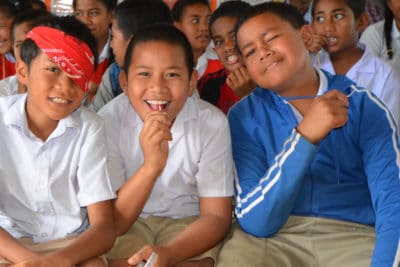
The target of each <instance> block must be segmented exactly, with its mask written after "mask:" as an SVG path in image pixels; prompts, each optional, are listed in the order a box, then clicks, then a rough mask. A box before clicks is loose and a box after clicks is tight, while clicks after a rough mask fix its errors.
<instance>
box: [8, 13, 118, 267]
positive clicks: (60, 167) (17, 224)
mask: <svg viewBox="0 0 400 267" xmlns="http://www.w3.org/2000/svg"><path fill="white" fill-rule="evenodd" d="M48 24H51V25H46V26H38V27H34V28H33V29H32V30H31V31H30V32H29V33H28V35H27V39H26V40H25V41H24V42H23V43H22V45H21V61H18V63H17V65H16V72H17V76H18V79H19V81H20V82H21V83H23V84H24V85H25V86H26V87H27V94H21V95H13V96H9V97H4V98H1V99H0V132H1V133H2V138H1V140H0V147H1V148H2V151H1V153H0V154H1V155H0V176H1V177H2V178H1V179H0V188H1V190H2V194H1V195H0V203H1V205H0V266H9V265H10V264H14V265H13V266H49V267H50V266H51V267H53V266H65V267H67V266H68V267H70V266H85V267H97V266H98V267H100V266H107V265H106V262H105V260H104V259H103V258H101V257H99V256H101V255H102V254H103V253H105V252H106V251H107V250H109V249H110V248H111V246H112V244H113V242H114V226H113V219H112V203H111V201H112V199H113V198H115V192H114V191H113V190H112V188H111V186H110V179H109V176H108V172H107V169H106V150H105V147H104V145H103V144H104V143H105V140H104V132H103V123H102V120H101V119H100V118H99V117H98V116H97V115H96V114H94V113H92V112H90V111H88V110H85V109H84V108H80V105H81V102H82V99H83V98H84V96H85V93H86V92H87V90H88V82H89V79H90V77H91V76H92V74H93V72H94V70H95V68H94V66H95V65H96V60H95V59H96V58H97V57H96V54H97V50H96V45H95V40H94V38H93V36H92V35H91V33H90V31H89V29H87V28H86V27H85V26H84V25H83V24H82V23H80V22H78V21H77V20H76V19H74V18H72V17H63V18H54V21H52V22H50V23H48ZM21 163H23V164H21Z"/></svg>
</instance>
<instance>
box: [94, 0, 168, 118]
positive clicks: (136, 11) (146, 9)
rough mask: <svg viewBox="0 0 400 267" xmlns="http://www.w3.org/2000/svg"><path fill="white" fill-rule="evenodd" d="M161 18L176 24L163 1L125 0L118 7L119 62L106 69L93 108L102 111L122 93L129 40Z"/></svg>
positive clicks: (114, 37)
mask: <svg viewBox="0 0 400 267" xmlns="http://www.w3.org/2000/svg"><path fill="white" fill-rule="evenodd" d="M157 22H165V23H170V24H172V18H171V12H170V10H169V9H168V7H167V5H165V3H164V2H162V1H159V0H152V1H149V0H135V1H123V2H121V3H120V4H119V5H118V6H117V7H116V8H115V11H114V16H113V19H112V27H111V31H112V39H111V43H110V46H111V48H112V49H113V51H114V55H115V62H114V63H113V64H111V66H110V67H109V68H108V69H107V71H106V72H105V73H104V75H103V78H102V81H101V84H100V86H99V90H98V91H97V93H96V96H95V97H94V99H93V101H92V103H91V104H90V108H91V109H93V110H94V111H99V110H100V108H102V107H103V106H104V105H105V104H106V103H107V102H108V101H110V100H112V99H113V98H114V97H116V96H117V95H119V94H120V93H122V89H121V87H120V85H119V81H118V76H119V73H120V68H122V66H123V64H124V58H125V52H126V48H127V46H128V44H129V41H130V40H131V39H132V37H133V36H134V35H135V33H136V32H137V31H138V30H139V29H140V28H143V27H145V26H146V25H149V24H153V23H157Z"/></svg>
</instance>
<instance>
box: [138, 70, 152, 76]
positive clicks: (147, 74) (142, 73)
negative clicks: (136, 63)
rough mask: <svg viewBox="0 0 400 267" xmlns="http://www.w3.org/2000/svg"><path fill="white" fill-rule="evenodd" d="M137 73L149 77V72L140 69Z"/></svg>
mask: <svg viewBox="0 0 400 267" xmlns="http://www.w3.org/2000/svg"><path fill="white" fill-rule="evenodd" d="M137 75H138V76H142V77H149V76H150V72H146V71H142V72H139V73H138V74H137Z"/></svg>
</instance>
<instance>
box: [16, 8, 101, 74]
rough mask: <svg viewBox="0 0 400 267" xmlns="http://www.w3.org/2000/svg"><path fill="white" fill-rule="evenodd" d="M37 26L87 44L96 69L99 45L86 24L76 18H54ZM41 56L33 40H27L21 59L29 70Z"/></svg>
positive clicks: (22, 49)
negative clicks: (63, 33) (55, 30)
mask: <svg viewBox="0 0 400 267" xmlns="http://www.w3.org/2000/svg"><path fill="white" fill-rule="evenodd" d="M37 26H47V27H51V28H55V29H58V30H60V31H63V32H65V33H66V34H68V35H71V36H73V37H75V38H77V39H78V40H80V41H82V42H84V43H86V44H87V45H88V46H89V48H90V50H92V53H93V56H94V68H95V69H96V67H97V60H98V59H97V57H98V52H97V43H96V39H95V38H94V37H93V35H92V33H91V32H90V30H89V28H88V27H87V26H86V25H85V24H83V23H82V22H80V21H79V20H77V19H76V18H75V17H74V16H64V17H56V16H52V18H51V19H48V20H46V21H45V22H43V23H39V24H38V25H37ZM39 54H40V49H39V47H38V46H37V45H36V43H35V42H34V41H33V40H31V39H25V41H24V42H23V43H22V45H21V59H22V61H23V62H25V64H27V65H28V69H29V67H30V65H31V63H32V61H33V60H34V59H35V58H36V57H37V56H38V55H39Z"/></svg>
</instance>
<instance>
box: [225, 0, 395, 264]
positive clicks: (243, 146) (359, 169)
mask: <svg viewBox="0 0 400 267" xmlns="http://www.w3.org/2000/svg"><path fill="white" fill-rule="evenodd" d="M307 29H308V25H304V19H303V17H302V16H301V15H300V14H299V13H298V12H297V10H295V9H294V7H291V6H290V5H287V4H283V3H273V2H270V3H267V4H264V5H258V6H254V8H253V11H252V12H251V14H249V15H248V16H247V17H246V18H244V19H243V21H242V22H241V23H240V24H239V25H238V27H237V33H236V37H237V43H238V47H239V50H240V52H241V53H242V55H243V57H244V63H245V64H246V67H247V69H248V71H249V74H250V76H251V77H252V79H253V80H254V81H255V82H256V84H258V85H260V87H259V88H256V89H255V90H254V91H253V93H252V94H250V95H249V96H248V97H246V98H245V99H242V100H241V101H240V102H239V103H237V104H236V105H235V106H234V107H233V108H232V109H231V111H230V112H229V123H230V127H231V135H232V146H233V157H234V160H235V166H236V170H237V174H238V180H237V183H236V184H235V185H236V187H235V188H236V194H237V195H236V196H235V201H236V208H235V214H236V217H237V220H238V222H239V224H240V226H241V227H242V228H243V230H244V231H243V230H241V228H240V227H239V226H238V225H235V227H234V230H233V232H232V238H231V239H228V240H227V242H226V244H225V245H224V247H223V248H222V250H221V253H220V258H219V262H220V264H219V265H218V266H328V267H329V266H369V265H371V266H397V265H398V264H399V262H398V260H399V259H398V258H396V255H399V254H398V253H399V252H400V248H399V238H400V230H399V229H400V227H399V226H400V216H398V214H399V212H400V180H399V171H400V170H399V165H398V162H399V160H400V158H399V155H400V154H399V151H400V150H399V149H400V146H399V137H398V131H397V125H396V123H395V121H394V119H393V117H392V116H391V115H390V112H389V110H388V109H387V108H386V107H385V106H384V104H383V103H382V102H381V101H380V100H379V99H378V98H376V97H375V96H374V95H373V94H372V93H371V92H370V91H369V90H365V89H360V88H359V87H357V86H356V85H355V84H354V83H353V82H352V81H351V80H349V79H348V78H346V77H345V76H340V75H339V76H333V75H330V74H329V73H327V72H323V71H321V70H318V69H314V68H313V65H312V62H311V60H310V58H309V55H308V51H307V49H306V46H305V44H304V40H303V38H304V37H305V36H304V33H303V31H307ZM373 226H375V231H376V235H375V233H374V228H373ZM374 247H375V248H374ZM372 254H373V255H372ZM371 256H372V257H371ZM371 259H372V261H371Z"/></svg>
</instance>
